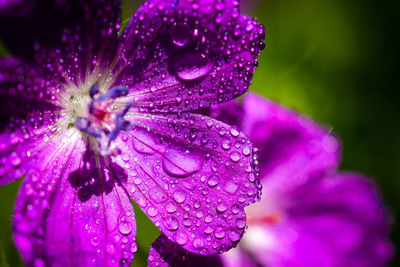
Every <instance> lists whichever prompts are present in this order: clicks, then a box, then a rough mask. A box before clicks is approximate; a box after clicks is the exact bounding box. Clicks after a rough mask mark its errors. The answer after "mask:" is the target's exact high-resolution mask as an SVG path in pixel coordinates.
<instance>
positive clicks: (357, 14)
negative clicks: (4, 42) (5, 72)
mask: <svg viewBox="0 0 400 267" xmlns="http://www.w3.org/2000/svg"><path fill="white" fill-rule="evenodd" d="M140 2H142V1H140V0H137V1H134V0H125V1H124V6H123V18H124V19H127V18H129V17H130V16H131V15H132V12H133V11H134V10H135V9H136V8H137V6H138V5H139V4H140ZM242 6H244V10H245V12H246V13H247V14H248V15H251V16H254V17H256V18H257V19H258V20H259V21H260V22H261V23H262V24H264V25H265V26H266V31H267V38H266V43H267V46H266V49H265V50H264V52H263V53H262V56H261V59H260V65H259V68H258V70H257V72H256V75H255V77H254V84H253V85H252V87H251V90H253V91H256V92H258V93H260V94H262V95H264V96H267V97H269V98H270V99H273V100H276V101H278V102H281V103H283V104H285V105H287V106H289V107H291V108H293V109H296V110H298V111H299V112H301V113H304V114H307V115H308V116H310V117H312V118H314V119H315V120H317V121H319V122H320V123H322V124H325V125H327V126H329V127H332V128H333V130H334V131H335V132H336V133H337V134H338V136H339V137H340V138H341V140H342V143H343V160H342V162H343V163H342V165H341V168H342V169H344V170H354V171H358V172H362V173H365V174H367V175H368V176H370V177H372V178H373V179H374V180H375V181H376V183H377V184H378V186H379V187H380V189H381V191H382V194H383V198H384V200H385V203H386V204H387V206H388V209H389V210H390V212H391V214H392V216H393V226H392V227H393V231H392V239H393V242H395V244H396V246H398V245H400V227H399V224H398V220H397V219H396V218H398V216H399V214H400V119H399V118H400V103H399V102H400V98H399V93H398V90H400V88H399V79H400V75H399V73H398V72H397V67H399V62H400V57H399V55H400V53H399V49H400V42H399V40H400V38H399V34H400V30H399V29H400V15H399V14H400V1H398V0H384V1H376V0H363V1H348V0H323V1H321V0H258V1H257V0H242ZM0 27H1V25H0ZM16 34H18V33H16ZM0 53H1V54H3V55H4V54H6V50H5V49H4V47H2V46H1V43H0ZM18 187H19V183H18V182H16V183H13V184H11V185H8V186H6V187H3V188H0V266H11V267H14V266H22V263H21V261H20V259H19V257H18V252H17V251H16V249H15V247H14V245H13V242H12V238H11V230H10V229H11V226H10V221H11V215H12V209H13V204H14V200H15V196H16V194H17V190H18ZM136 210H137V209H136ZM137 212H138V213H139V211H137ZM138 229H139V233H138V234H139V235H138V241H139V251H142V252H141V253H138V255H137V256H136V258H135V261H134V265H135V266H145V264H146V250H148V247H149V245H150V243H151V242H152V240H154V239H155V238H156V237H157V234H158V231H157V230H156V228H155V227H154V226H153V225H152V224H151V223H150V222H149V220H148V219H146V216H145V215H143V214H139V215H138ZM392 266H400V258H399V257H396V258H395V260H394V261H393V264H392Z"/></svg>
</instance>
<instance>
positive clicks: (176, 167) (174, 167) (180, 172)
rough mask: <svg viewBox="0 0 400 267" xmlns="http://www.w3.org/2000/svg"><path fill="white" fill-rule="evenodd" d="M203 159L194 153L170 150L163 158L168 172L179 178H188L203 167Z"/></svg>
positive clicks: (165, 169)
mask: <svg viewBox="0 0 400 267" xmlns="http://www.w3.org/2000/svg"><path fill="white" fill-rule="evenodd" d="M201 163H202V161H201V160H200V158H199V156H198V155H196V154H194V153H186V152H180V151H174V150H169V151H168V152H167V153H166V157H165V158H164V159H163V168H164V171H165V172H166V173H168V174H169V175H172V176H174V177H177V178H186V177H188V176H190V175H192V174H193V173H195V172H197V171H199V170H200V168H201Z"/></svg>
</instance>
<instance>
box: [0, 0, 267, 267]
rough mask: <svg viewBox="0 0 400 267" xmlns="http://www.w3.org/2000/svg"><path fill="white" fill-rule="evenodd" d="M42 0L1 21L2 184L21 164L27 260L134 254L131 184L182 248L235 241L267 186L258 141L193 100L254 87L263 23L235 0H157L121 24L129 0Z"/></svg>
mask: <svg viewBox="0 0 400 267" xmlns="http://www.w3.org/2000/svg"><path fill="white" fill-rule="evenodd" d="M43 2H44V3H45V4H42V2H41V1H40V3H39V2H38V3H37V5H38V6H37V8H36V9H35V10H34V11H32V12H33V15H32V16H31V17H30V19H31V20H30V24H29V25H27V28H26V29H25V28H19V30H21V32H15V31H13V30H14V28H13V25H14V24H10V28H7V29H5V30H3V31H2V32H1V37H2V38H3V39H4V42H5V43H6V44H7V45H8V47H9V49H10V51H11V52H13V53H14V55H15V57H6V58H1V59H0V92H1V105H0V106H1V107H0V109H1V114H2V120H4V123H2V127H1V129H2V132H1V135H0V184H6V183H9V182H12V181H14V180H15V179H18V178H20V177H25V178H24V181H23V183H22V185H21V189H20V192H19V194H18V197H17V201H16V205H15V213H14V217H13V233H14V239H15V243H16V245H17V247H18V249H19V251H20V252H21V254H22V256H23V258H24V260H25V262H26V264H27V265H29V266H31V265H32V266H44V265H46V266H47V265H51V266H61V265H62V266H65V265H67V266H70V265H73V264H76V265H79V266H102V265H128V264H129V263H130V262H131V261H132V259H133V256H134V253H135V251H136V250H137V247H136V243H135V234H136V227H135V217H134V211H133V208H132V205H131V198H132V199H133V200H134V201H135V202H136V203H137V204H138V205H139V206H140V207H141V208H142V209H143V211H144V212H145V213H146V214H147V215H148V216H149V218H150V219H151V220H152V221H153V222H154V223H155V225H156V226H157V227H158V228H159V229H160V230H161V231H162V233H163V235H164V236H166V237H167V238H168V239H169V240H171V242H173V243H176V244H179V246H180V247H182V248H184V249H185V250H188V251H190V252H193V253H196V254H204V255H205V254H216V253H222V252H224V251H227V250H228V249H230V248H231V247H233V246H234V245H236V244H237V243H238V242H239V240H240V239H241V237H242V235H243V232H244V226H245V221H246V216H245V213H244V207H245V206H247V205H249V204H251V203H253V202H255V201H256V200H258V198H259V194H260V192H259V191H260V188H259V182H258V179H257V177H256V175H255V171H254V167H253V156H252V144H251V143H250V141H249V140H248V138H247V137H246V136H245V135H244V134H243V133H241V132H239V131H238V130H237V129H236V128H234V127H230V126H228V125H227V124H224V123H222V122H219V121H217V120H215V119H212V118H209V117H206V116H203V115H199V114H196V113H191V111H194V110H197V109H200V108H204V107H209V106H210V105H214V104H217V103H222V102H226V101H229V100H231V99H233V98H235V97H237V96H239V95H241V94H243V93H244V92H245V91H246V90H247V88H248V86H249V84H250V82H251V79H252V75H253V72H254V71H255V68H256V66H257V57H258V54H259V52H260V50H261V49H262V48H263V47H264V44H263V39H264V29H263V27H262V26H261V25H259V24H258V23H256V22H255V21H253V20H252V19H250V18H248V17H246V16H243V15H241V14H240V13H239V2H238V1H236V0H231V1H228V0H226V1H220V0H215V1H211V0H201V1H195V0H186V1H176V0H170V1H167V0H150V1H147V2H146V3H145V4H144V5H143V6H142V7H141V8H140V9H139V10H138V11H137V12H136V13H135V15H134V16H133V18H132V19H131V21H130V22H129V23H128V25H127V27H126V28H125V29H124V30H123V31H122V33H121V34H120V35H118V31H119V30H120V14H119V13H120V8H119V7H120V2H119V1H101V0H90V1H87V0H85V1H83V0H82V1H80V0H75V1H62V0H61V1H60V0H59V1H54V2H53V1H43ZM17 26H18V25H16V27H17ZM17 33H18V34H22V36H18V35H17ZM24 34H26V37H27V38H26V39H24V37H25V36H24Z"/></svg>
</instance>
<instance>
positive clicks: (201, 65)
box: [117, 0, 265, 112]
mask: <svg viewBox="0 0 400 267" xmlns="http://www.w3.org/2000/svg"><path fill="white" fill-rule="evenodd" d="M264 37H265V33H264V28H263V26H262V25H260V24H258V23H257V22H255V21H254V20H252V19H251V18H249V17H246V16H243V15H240V13H239V2H238V1H236V0H218V1H212V0H200V1H175V0H169V1H165V0H150V1H147V2H146V3H145V4H144V5H143V6H142V7H141V8H140V9H139V10H138V11H137V12H136V14H135V15H134V17H133V18H132V20H131V21H130V23H129V24H128V25H127V28H126V30H125V31H124V32H123V34H122V35H121V44H120V46H121V48H120V50H121V55H120V58H121V60H120V62H119V72H117V75H119V78H118V79H119V80H120V83H123V84H126V85H127V86H128V87H130V88H131V94H130V97H132V98H133V100H134V102H135V105H138V106H139V107H141V108H144V109H148V110H151V111H161V112H166V111H188V110H195V109H198V108H201V107H207V106H210V105H212V104H216V103H221V102H226V101H228V100H230V99H233V98H235V97H237V96H239V95H242V94H243V93H245V92H246V91H247V89H248V87H249V85H250V83H251V79H252V77H253V73H254V71H255V70H256V67H257V58H258V55H259V53H260V51H261V50H262V49H263V47H264V43H263V40H264Z"/></svg>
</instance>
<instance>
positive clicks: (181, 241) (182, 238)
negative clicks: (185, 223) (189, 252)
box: [175, 233, 188, 246]
mask: <svg viewBox="0 0 400 267" xmlns="http://www.w3.org/2000/svg"><path fill="white" fill-rule="evenodd" d="M175 241H176V243H177V244H178V245H181V246H182V245H185V244H186V243H187V242H188V237H187V236H186V235H185V234H184V233H177V235H176V236H175Z"/></svg>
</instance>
